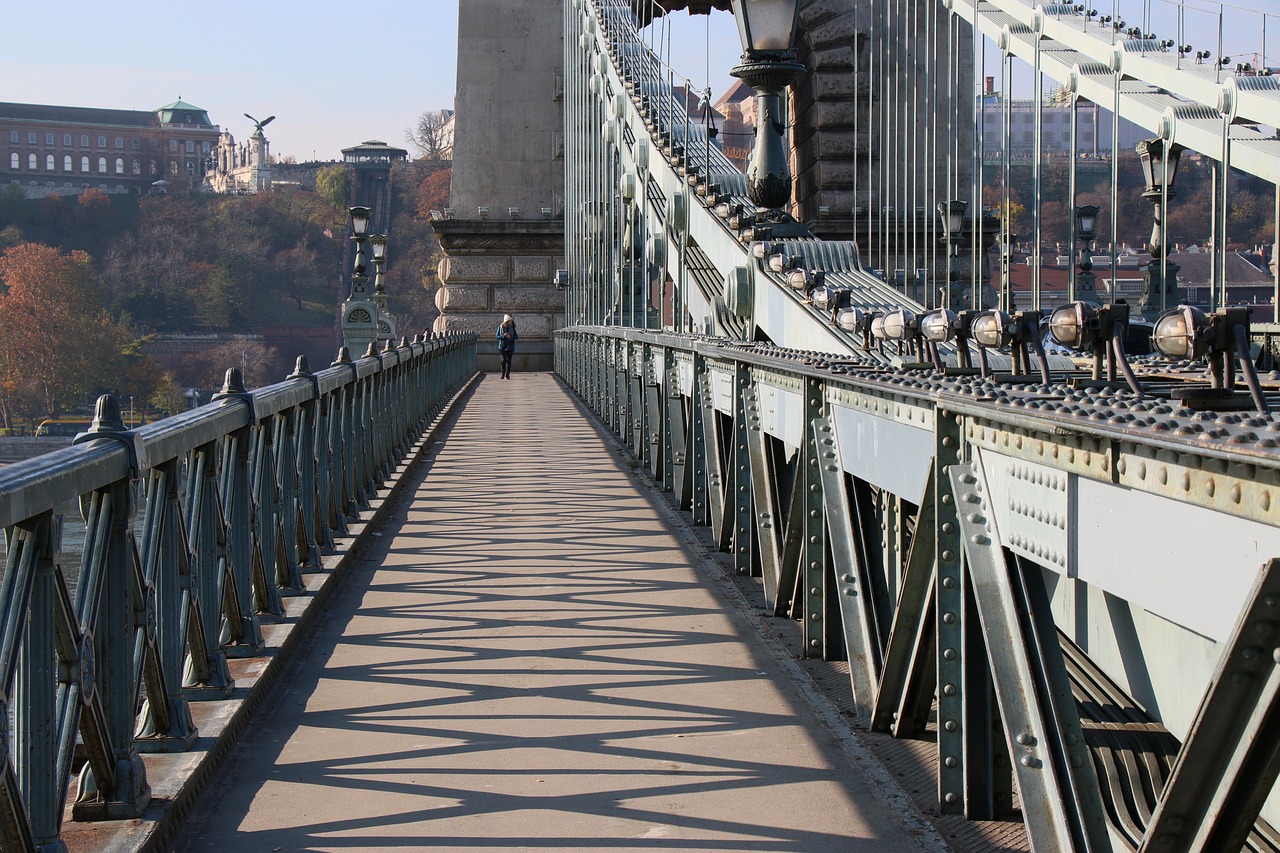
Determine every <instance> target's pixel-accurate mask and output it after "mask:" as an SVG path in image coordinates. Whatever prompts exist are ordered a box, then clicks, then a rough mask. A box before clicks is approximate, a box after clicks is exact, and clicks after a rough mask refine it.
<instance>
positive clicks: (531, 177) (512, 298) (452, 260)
mask: <svg viewBox="0 0 1280 853" xmlns="http://www.w3.org/2000/svg"><path fill="white" fill-rule="evenodd" d="M458 7H459V11H458V92H457V101H456V110H457V117H456V119H455V122H456V124H455V130H454V149H453V184H452V187H451V190H450V199H451V201H450V207H449V208H448V209H446V211H445V212H444V214H443V216H442V217H441V218H436V219H434V220H433V222H432V225H433V226H434V227H435V231H436V235H437V236H438V237H439V238H440V246H441V248H442V249H443V250H444V254H445V258H444V260H443V261H442V262H441V264H440V282H441V284H440V289H439V291H438V292H437V293H436V306H437V307H438V308H439V309H440V317H439V318H437V320H436V324H435V329H436V331H438V332H443V331H474V332H476V333H477V334H478V335H479V336H480V350H479V367H480V369H481V370H497V369H498V366H499V361H500V359H499V356H498V353H497V342H496V340H495V339H494V332H495V330H496V329H497V328H498V324H499V322H501V320H502V315H503V314H510V315H511V316H512V317H514V318H515V320H516V325H517V328H518V329H519V331H520V342H519V343H518V344H517V345H516V355H515V359H514V361H513V366H514V368H515V369H516V370H550V369H551V368H552V344H551V332H552V331H553V330H554V329H555V328H557V327H558V326H560V325H561V324H562V323H563V317H564V300H563V297H562V296H561V294H560V293H559V291H557V290H556V289H555V286H554V284H553V283H552V276H553V275H554V273H555V270H556V269H557V268H559V267H562V266H564V261H563V257H564V211H563V205H564V155H563V145H562V134H563V109H562V104H561V91H562V83H561V81H562V79H563V78H562V72H561V65H562V63H563V46H562V42H563V38H564V35H563V33H564V25H563V19H562V15H563V0H459V4H458Z"/></svg>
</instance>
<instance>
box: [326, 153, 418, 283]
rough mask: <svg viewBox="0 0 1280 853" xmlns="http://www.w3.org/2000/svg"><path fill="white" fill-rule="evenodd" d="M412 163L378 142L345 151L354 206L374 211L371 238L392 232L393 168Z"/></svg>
mask: <svg viewBox="0 0 1280 853" xmlns="http://www.w3.org/2000/svg"><path fill="white" fill-rule="evenodd" d="M408 159H409V152H408V151H406V150H405V149H403V148H397V147H395V146H394V145H388V144H387V143H385V142H382V141H381V140H378V139H370V140H367V141H365V142H361V143H360V144H359V145H353V146H352V147H350V148H343V149H342V162H344V163H346V164H347V165H348V166H350V167H351V169H352V173H353V174H352V176H351V199H350V202H351V204H352V205H360V206H362V207H367V208H369V210H370V211H371V213H370V216H369V233H370V234H389V233H390V232H391V164H392V163H400V162H403V161H405V160H408ZM348 266H349V265H348Z"/></svg>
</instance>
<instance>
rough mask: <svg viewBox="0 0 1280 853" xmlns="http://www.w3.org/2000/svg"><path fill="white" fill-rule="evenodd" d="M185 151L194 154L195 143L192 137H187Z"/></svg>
mask: <svg viewBox="0 0 1280 853" xmlns="http://www.w3.org/2000/svg"><path fill="white" fill-rule="evenodd" d="M187 153H188V154H194V153H196V143H195V140H192V139H188V140H187Z"/></svg>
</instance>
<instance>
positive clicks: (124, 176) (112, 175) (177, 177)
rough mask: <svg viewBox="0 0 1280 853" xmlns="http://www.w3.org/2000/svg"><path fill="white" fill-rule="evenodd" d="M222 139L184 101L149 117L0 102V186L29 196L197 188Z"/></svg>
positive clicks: (141, 113) (140, 113)
mask: <svg viewBox="0 0 1280 853" xmlns="http://www.w3.org/2000/svg"><path fill="white" fill-rule="evenodd" d="M218 137H219V129H218V126H217V125H216V124H214V123H213V122H211V121H210V120H209V114H208V112H206V111H205V110H203V109H201V108H200V107H197V106H195V105H194V104H189V103H187V102H185V101H182V100H177V101H174V102H173V103H171V104H166V105H164V106H163V107H159V108H157V109H154V110H150V111H144V110H112V109H99V108H96V107H63V106H53V105H49V104H17V103H0V184H18V185H19V186H21V187H22V189H23V190H24V192H26V194H27V195H28V196H43V195H48V194H50V193H58V194H60V195H74V194H77V193H80V192H81V191H83V190H86V189H88V188H90V187H94V188H97V189H100V190H103V191H104V192H108V193H124V192H132V193H145V192H149V191H152V190H153V189H161V188H164V187H172V188H180V189H193V188H195V187H198V186H200V184H201V183H202V182H203V180H204V172H205V164H206V162H207V161H208V159H209V157H210V155H211V154H212V152H213V148H214V146H215V145H217V143H218ZM157 182H163V183H159V184H157Z"/></svg>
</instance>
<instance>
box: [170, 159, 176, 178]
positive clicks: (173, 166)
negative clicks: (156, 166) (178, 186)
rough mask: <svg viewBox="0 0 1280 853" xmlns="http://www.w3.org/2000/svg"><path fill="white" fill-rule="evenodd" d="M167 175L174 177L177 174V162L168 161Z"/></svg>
mask: <svg viewBox="0 0 1280 853" xmlns="http://www.w3.org/2000/svg"><path fill="white" fill-rule="evenodd" d="M169 174H170V175H176V174H178V161H177V160H170V161H169Z"/></svg>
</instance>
